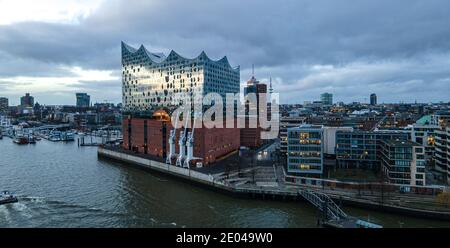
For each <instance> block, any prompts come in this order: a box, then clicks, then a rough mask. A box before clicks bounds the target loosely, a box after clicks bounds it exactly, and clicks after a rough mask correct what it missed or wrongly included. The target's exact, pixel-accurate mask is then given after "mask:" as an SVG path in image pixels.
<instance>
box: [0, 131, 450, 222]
mask: <svg viewBox="0 0 450 248" xmlns="http://www.w3.org/2000/svg"><path fill="white" fill-rule="evenodd" d="M0 190H9V191H11V192H14V193H15V194H16V195H17V196H18V197H19V202H18V203H15V204H8V205H3V206H0V227H119V228H127V227H132V228H135V227H168V228H173V227H230V228H239V227H257V228H258V227H275V228H281V227H317V216H318V212H317V210H316V209H315V208H314V207H312V206H311V205H309V204H308V203H306V202H276V201H262V200H252V199H248V200H247V199H236V198H233V197H231V196H228V195H222V194H220V193H217V192H213V191H210V190H207V189H203V188H200V187H197V186H193V185H190V184H188V183H185V182H181V181H178V180H176V179H174V178H170V177H165V176H162V175H160V174H154V173H151V172H148V171H142V170H140V169H137V168H133V167H128V166H122V165H120V164H118V163H115V162H111V161H107V160H101V159H98V158H97V148H96V147H78V146H77V143H76V142H71V143H53V142H49V141H46V140H42V141H39V142H37V144H34V145H24V146H19V145H17V144H14V143H13V142H12V140H11V139H10V138H7V137H4V138H3V139H2V140H0ZM344 211H346V212H347V213H348V214H350V215H353V216H357V217H360V218H362V219H364V220H367V219H368V218H369V219H370V220H371V221H372V222H375V223H377V224H381V225H383V226H384V227H450V223H449V222H440V221H433V220H424V219H416V218H410V217H405V216H399V215H393V214H389V213H379V212H372V211H368V210H363V209H355V208H348V207H344Z"/></svg>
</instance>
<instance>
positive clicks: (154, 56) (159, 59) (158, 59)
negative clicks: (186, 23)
mask: <svg viewBox="0 0 450 248" xmlns="http://www.w3.org/2000/svg"><path fill="white" fill-rule="evenodd" d="M126 53H128V54H131V55H145V56H147V57H148V59H150V60H151V61H152V62H153V63H156V64H160V63H164V62H165V61H166V60H167V59H169V58H173V57H177V58H180V59H184V60H196V59H199V58H202V59H204V60H207V61H210V62H213V63H222V64H225V65H227V66H228V67H229V68H231V69H232V70H239V66H237V67H236V68H233V67H232V66H231V65H230V62H229V61H228V58H227V56H224V57H223V58H221V59H219V60H212V59H210V58H209V57H208V55H206V53H205V52H204V51H202V52H201V53H200V55H198V56H197V57H195V58H192V59H189V58H185V57H183V56H181V55H179V54H178V53H176V52H175V51H174V50H172V51H170V53H169V55H168V56H165V55H164V53H152V52H149V51H148V50H147V49H146V48H145V47H144V45H141V46H140V47H139V49H136V48H134V47H132V46H130V45H128V44H126V43H125V42H123V41H122V57H123V56H124V55H125V54H126Z"/></svg>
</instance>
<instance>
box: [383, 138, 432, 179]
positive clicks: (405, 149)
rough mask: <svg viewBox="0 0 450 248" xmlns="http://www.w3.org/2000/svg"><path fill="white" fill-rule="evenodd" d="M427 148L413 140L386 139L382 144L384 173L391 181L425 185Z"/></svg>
mask: <svg viewBox="0 0 450 248" xmlns="http://www.w3.org/2000/svg"><path fill="white" fill-rule="evenodd" d="M424 154H425V149H424V147H423V146H420V145H419V144H418V143H415V142H411V141H399V140H385V141H383V142H382V146H381V161H382V167H383V173H384V174H385V177H386V179H387V180H388V181H389V182H390V183H394V184H404V185H419V186H424V185H425V158H424V157H425V156H424Z"/></svg>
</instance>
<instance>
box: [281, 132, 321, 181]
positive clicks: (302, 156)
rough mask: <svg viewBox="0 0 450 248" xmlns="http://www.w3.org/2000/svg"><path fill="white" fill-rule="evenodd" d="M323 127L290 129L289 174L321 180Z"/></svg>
mask: <svg viewBox="0 0 450 248" xmlns="http://www.w3.org/2000/svg"><path fill="white" fill-rule="evenodd" d="M322 138H323V126H317V125H306V124H305V125H301V126H300V127H294V128H289V129H288V156H287V171H288V173H292V174H297V175H300V176H305V177H315V178H320V177H322V174H323V160H324V156H323V150H324V148H323V143H322Z"/></svg>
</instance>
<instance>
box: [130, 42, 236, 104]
mask: <svg viewBox="0 0 450 248" xmlns="http://www.w3.org/2000/svg"><path fill="white" fill-rule="evenodd" d="M239 91H240V68H239V67H236V68H233V67H231V65H230V63H229V62H228V59H227V57H223V58H222V59H220V60H217V61H214V60H211V59H210V58H209V57H208V56H207V55H206V53H205V52H201V54H200V55H199V56H197V57H196V58H193V59H188V58H185V57H182V56H180V55H179V54H177V53H176V52H175V51H173V50H172V51H171V52H170V53H169V55H167V56H166V55H164V54H163V53H152V52H149V51H148V50H147V49H146V48H145V47H144V46H143V45H141V46H140V47H139V48H138V49H135V48H133V47H131V46H129V45H127V44H125V43H123V42H122V102H123V105H124V111H126V112H127V111H128V112H130V111H131V112H136V111H137V112H139V111H147V110H151V109H155V108H156V109H158V108H161V107H166V106H169V105H174V103H177V102H178V101H181V100H182V99H177V97H178V96H177V95H176V94H177V93H182V94H184V96H188V97H189V96H190V97H193V96H194V95H199V96H204V95H206V94H208V93H218V94H219V95H221V96H222V97H223V99H225V95H226V93H239ZM194 100H195V98H193V100H192V101H194ZM175 105H176V104H175Z"/></svg>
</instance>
